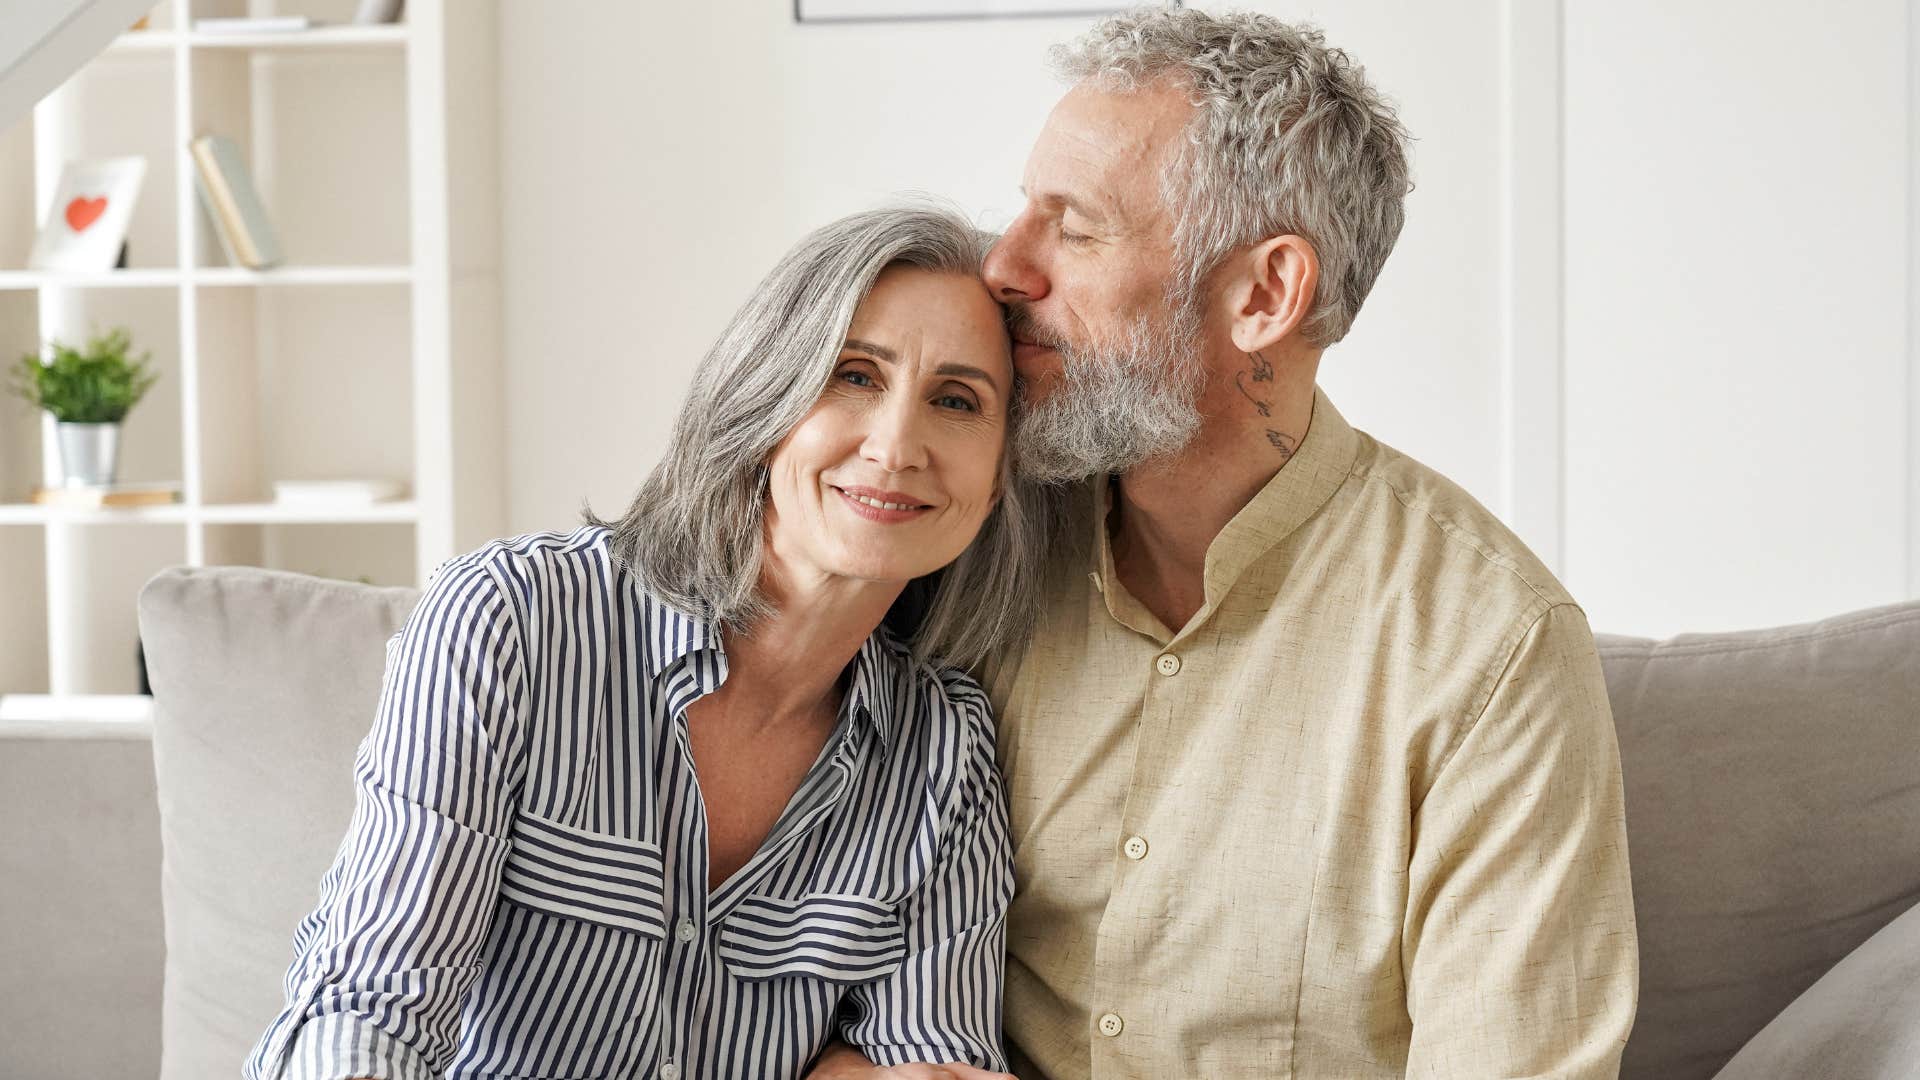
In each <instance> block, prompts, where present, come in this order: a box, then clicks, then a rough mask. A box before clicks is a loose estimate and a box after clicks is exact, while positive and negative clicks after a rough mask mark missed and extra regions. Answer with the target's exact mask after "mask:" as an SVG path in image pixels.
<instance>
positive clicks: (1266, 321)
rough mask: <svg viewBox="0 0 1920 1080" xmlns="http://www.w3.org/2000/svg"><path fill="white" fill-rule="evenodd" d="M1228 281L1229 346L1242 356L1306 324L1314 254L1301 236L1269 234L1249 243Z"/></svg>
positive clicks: (1315, 278) (1316, 263)
mask: <svg viewBox="0 0 1920 1080" xmlns="http://www.w3.org/2000/svg"><path fill="white" fill-rule="evenodd" d="M1238 266H1239V273H1238V274H1236V275H1235V276H1234V277H1233V278H1231V279H1229V283H1228V289H1227V297H1228V301H1229V302H1230V303H1231V304H1232V305H1233V309H1232V315H1233V322H1232V330H1231V333H1232V337H1233V346H1234V348H1236V349H1239V350H1240V351H1241V352H1244V353H1252V352H1259V351H1260V350H1262V349H1270V348H1272V347H1273V346H1275V345H1277V344H1279V343H1280V342H1281V341H1283V340H1285V339H1286V338H1287V337H1289V336H1291V335H1292V334H1293V333H1294V332H1295V331H1296V330H1298V329H1299V328H1300V326H1301V324H1302V323H1305V322H1306V321H1307V315H1308V314H1309V313H1310V312H1311V310H1312V308H1313V296H1314V292H1315V291H1316V290H1317V289H1318V287H1319V284H1320V255H1319V253H1318V252H1316V251H1314V250H1313V245H1312V244H1310V243H1308V242H1307V239H1306V238H1305V237H1303V236H1294V235H1293V234H1291V233H1289V234H1287V235H1285V236H1272V237H1268V238H1267V239H1265V240H1262V241H1260V242H1259V243H1257V244H1255V245H1253V248H1252V249H1251V250H1250V251H1248V252H1247V253H1246V255H1244V256H1243V257H1242V259H1241V260H1240V261H1239V263H1238Z"/></svg>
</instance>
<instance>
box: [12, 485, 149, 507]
mask: <svg viewBox="0 0 1920 1080" xmlns="http://www.w3.org/2000/svg"><path fill="white" fill-rule="evenodd" d="M33 501H34V502H36V503H39V504H40V505H42V506H65V507H71V508H74V509H79V510H100V509H106V508H107V507H126V506H166V505H168V504H170V503H177V502H179V501H180V485H179V484H175V483H166V482H161V483H156V484H114V485H111V486H109V487H51V488H34V489H33Z"/></svg>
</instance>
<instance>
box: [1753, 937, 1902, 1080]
mask: <svg viewBox="0 0 1920 1080" xmlns="http://www.w3.org/2000/svg"><path fill="white" fill-rule="evenodd" d="M1781 1076H1844V1077H1846V1078H1847V1080H1911V1078H1912V1077H1915V1076H1920V906H1915V907H1912V908H1909V909H1908V910H1907V913H1906V914H1905V915H1902V916H1900V917H1899V918H1897V919H1895V920H1893V921H1892V922H1890V923H1888V924H1887V925H1886V926H1885V927H1883V928H1881V930H1880V932H1879V933H1877V934H1875V935H1873V936H1872V937H1870V938H1868V939H1867V943H1866V944H1864V945H1862V946H1860V947H1859V948H1857V949H1855V950H1853V951H1852V952H1851V953H1848V954H1847V958H1846V959H1844V960H1842V961H1840V963H1838V964H1836V965H1835V966H1834V969H1833V970H1832V971H1829V972H1827V973H1826V974H1825V975H1823V976H1821V977H1820V981H1819V982H1816V983H1814V984H1813V988H1812V989H1810V990H1808V991H1807V992H1806V993H1804V994H1801V995H1800V996H1799V997H1798V998H1795V999H1794V1002H1793V1004H1791V1005H1789V1006H1787V1011H1785V1012H1783V1013H1781V1014H1780V1015H1779V1016H1777V1017H1774V1020H1773V1023H1771V1024H1768V1025H1767V1026H1766V1027H1765V1028H1762V1029H1761V1031H1760V1034H1758V1035H1755V1036H1754V1037H1753V1041H1751V1042H1749V1043H1747V1045H1746V1046H1744V1047H1742V1048H1741V1050H1740V1052H1739V1053H1738V1054H1735V1055H1734V1056H1733V1060H1732V1061H1730V1062H1728V1063H1727V1067H1726V1068H1725V1069H1722V1070H1721V1071H1720V1076H1719V1077H1718V1080H1774V1078H1775V1077H1781Z"/></svg>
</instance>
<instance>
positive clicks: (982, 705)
mask: <svg viewBox="0 0 1920 1080" xmlns="http://www.w3.org/2000/svg"><path fill="white" fill-rule="evenodd" d="M954 700H955V702H956V703H957V704H958V705H959V710H960V713H961V719H962V720H963V722H964V723H963V726H962V727H961V729H960V730H961V733H962V738H963V739H964V745H963V746H962V748H961V755H960V756H961V759H962V761H963V763H964V764H963V766H962V768H961V769H960V770H959V772H958V773H957V777H958V778H957V780H956V782H955V783H954V784H953V785H952V790H951V791H950V792H949V795H948V798H947V799H946V800H945V803H946V806H947V816H948V821H949V828H948V829H947V831H946V834H945V837H944V839H943V841H942V844H941V847H940V851H939V855H938V858H937V862H936V863H935V865H934V867H933V870H932V871H931V872H930V873H929V874H928V875H927V877H926V878H925V880H924V881H923V882H922V884H921V886H920V887H919V888H918V889H917V890H916V891H915V892H914V893H913V894H912V895H911V896H910V897H909V898H908V900H907V901H906V902H905V903H904V904H903V905H902V907H901V918H902V921H903V923H904V930H905V934H906V939H907V955H906V958H905V959H904V960H903V961H902V962H901V964H900V966H899V968H897V969H896V970H895V971H893V972H892V973H891V974H889V975H888V976H886V977H885V978H882V979H879V980H876V981H874V982H870V983H863V984H861V985H859V986H856V987H854V988H853V989H852V990H851V991H850V992H849V994H848V1000H847V1002H846V1004H847V1005H848V1006H849V1008H848V1010H847V1013H846V1017H845V1019H844V1020H843V1022H842V1025H841V1031H840V1034H841V1038H843V1039H845V1040H846V1042H847V1043H848V1045H850V1046H852V1047H854V1048H855V1049H857V1050H859V1051H860V1052H861V1053H863V1054H865V1055H866V1056H867V1058H868V1059H869V1060H871V1061H872V1062H873V1063H874V1064H876V1065H900V1064H905V1063H907V1062H916V1061H927V1062H951V1061H960V1062H966V1063H969V1064H972V1065H974V1066H977V1067H980V1068H986V1069H996V1070H1004V1069H1005V1068H1006V1067H1007V1066H1006V1060H1005V1052H1004V1050H1003V1049H1002V1043H1001V1020H1000V1005H1001V979H1002V975H1003V972H1004V968H1005V964H1006V914H1007V905H1008V904H1009V903H1010V902H1011V901H1012V898H1013V849H1012V846H1011V844H1010V843H1009V840H1008V830H1007V806H1006V793H1005V791H1004V789H1003V788H1002V786H1001V781H1000V770H999V767H998V766H997V765H996V764H995V763H994V756H993V749H994V737H993V722H992V718H991V714H990V712H989V709H988V706H987V703H986V699H985V697H984V695H982V694H981V693H980V692H979V690H978V688H977V687H974V686H972V685H971V683H968V684H967V685H966V686H965V688H963V689H958V690H956V692H955V693H954Z"/></svg>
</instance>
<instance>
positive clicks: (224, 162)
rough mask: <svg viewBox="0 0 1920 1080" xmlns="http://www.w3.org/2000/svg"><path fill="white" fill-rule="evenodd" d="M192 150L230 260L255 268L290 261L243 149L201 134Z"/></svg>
mask: <svg viewBox="0 0 1920 1080" xmlns="http://www.w3.org/2000/svg"><path fill="white" fill-rule="evenodd" d="M188 149H189V150H190V151H191V152H192V154H193V165H194V179H195V186H196V187H197V188H198V189H199V191H200V197H201V201H202V202H203V203H205V204H206V206H207V211H208V216H209V217H211V218H212V219H213V224H214V231H215V232H217V233H219V234H220V243H221V246H222V247H223V248H224V249H226V252H227V256H228V258H229V259H231V260H232V261H233V262H234V263H235V264H237V265H240V266H245V267H248V268H250V269H253V270H265V269H267V268H268V267H271V266H278V265H280V263H281V262H283V261H285V256H284V255H283V254H282V253H281V251H280V237H279V235H278V234H277V233H275V232H274V229H273V222H272V221H271V220H270V219H269V218H268V217H267V208H266V206H265V205H264V204H262V203H261V202H260V193H259V192H258V191H257V190H256V189H255V188H254V186H253V175H252V174H251V173H250V172H248V170H247V163H246V159H245V158H244V157H242V156H241V153H240V148H239V147H238V146H236V145H234V142H233V140H232V139H229V138H227V137H226V136H224V135H201V136H199V137H198V138H196V139H194V140H193V142H192V143H190V144H188Z"/></svg>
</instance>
